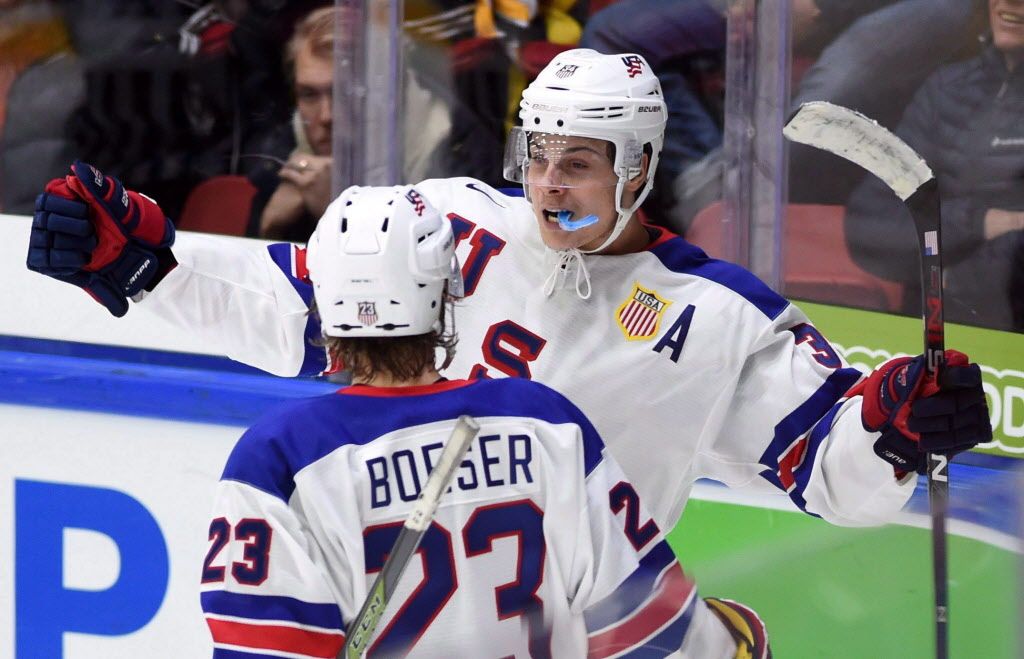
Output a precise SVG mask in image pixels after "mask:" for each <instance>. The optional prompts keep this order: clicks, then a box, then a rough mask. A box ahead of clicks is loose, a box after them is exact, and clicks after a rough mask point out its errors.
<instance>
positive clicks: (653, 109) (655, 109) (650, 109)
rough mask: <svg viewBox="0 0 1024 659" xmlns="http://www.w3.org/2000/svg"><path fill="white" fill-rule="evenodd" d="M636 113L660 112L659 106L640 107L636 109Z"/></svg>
mask: <svg viewBox="0 0 1024 659" xmlns="http://www.w3.org/2000/svg"><path fill="white" fill-rule="evenodd" d="M636 111H637V112H661V106H660V105H641V106H640V107H638V108H637V109H636Z"/></svg>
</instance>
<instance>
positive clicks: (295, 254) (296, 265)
mask: <svg viewBox="0 0 1024 659" xmlns="http://www.w3.org/2000/svg"><path fill="white" fill-rule="evenodd" d="M292 277H295V278H296V279H299V280H301V281H303V282H305V283H307V284H308V283H309V268H307V267H306V249H305V248H304V247H294V246H293V247H292Z"/></svg>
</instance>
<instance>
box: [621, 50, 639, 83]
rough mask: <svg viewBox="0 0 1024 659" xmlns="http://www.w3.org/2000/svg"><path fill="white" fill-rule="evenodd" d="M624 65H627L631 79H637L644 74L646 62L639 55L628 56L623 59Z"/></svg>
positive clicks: (627, 71)
mask: <svg viewBox="0 0 1024 659" xmlns="http://www.w3.org/2000/svg"><path fill="white" fill-rule="evenodd" d="M622 63H623V64H625V65H626V73H628V74H629V77H630V78H635V77H637V76H638V75H640V74H641V73H643V72H644V61H643V60H642V59H640V56H639V55H626V56H625V57H623V58H622Z"/></svg>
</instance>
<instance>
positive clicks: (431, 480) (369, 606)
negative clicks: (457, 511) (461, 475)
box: [338, 415, 480, 659]
mask: <svg viewBox="0 0 1024 659" xmlns="http://www.w3.org/2000/svg"><path fill="white" fill-rule="evenodd" d="M479 431H480V425H479V424H478V423H477V422H476V421H475V420H474V419H473V417H470V416H466V415H463V416H460V417H459V419H458V421H456V423H455V428H453V429H452V434H451V436H450V437H449V438H448V443H446V444H445V445H444V450H442V451H441V455H440V457H439V458H438V461H437V464H436V465H434V468H433V469H431V470H430V476H428V477H427V483H426V485H424V486H423V489H422V490H421V491H420V496H419V498H418V499H416V502H415V503H414V504H413V506H412V511H411V512H410V513H409V517H408V518H407V519H406V520H405V524H404V525H403V526H402V530H401V531H400V532H399V534H398V538H397V539H396V540H395V546H394V547H392V548H391V551H390V552H389V553H388V557H387V560H385V561H384V567H382V568H381V570H380V573H379V574H378V575H377V578H376V579H375V580H374V582H373V586H371V587H370V593H369V595H367V596H366V601H365V602H363V606H362V608H361V609H359V615H357V616H356V617H355V620H353V621H352V624H350V625H349V626H348V633H347V634H346V639H345V645H344V647H342V649H341V652H340V653H339V654H338V659H358V658H359V657H361V656H363V653H364V652H365V651H366V646H367V644H368V643H369V642H370V639H371V638H372V637H373V633H374V631H376V629H377V623H378V622H379V621H380V617H381V615H382V614H383V613H384V609H386V608H387V606H388V601H389V600H390V599H391V595H393V594H394V592H395V587H396V586H397V585H398V580H399V579H401V577H402V573H403V572H405V568H406V567H407V566H408V565H409V561H410V560H412V557H413V555H414V554H415V553H416V549H417V548H418V547H419V545H420V540H422V539H423V535H424V534H425V533H426V532H427V528H428V527H429V526H430V523H431V521H432V520H433V519H434V512H435V511H436V510H437V504H438V502H439V501H440V500H441V494H442V493H443V492H444V491H445V490H447V489H448V484H449V483H450V482H451V480H452V476H453V475H454V474H455V469H456V468H457V467H458V466H459V465H460V464H461V463H462V457H463V456H464V455H465V454H466V449H468V448H469V443H470V442H472V441H473V438H474V437H476V434H477V432H479Z"/></svg>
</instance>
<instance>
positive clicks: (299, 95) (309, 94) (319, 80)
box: [295, 47, 334, 156]
mask: <svg viewBox="0 0 1024 659" xmlns="http://www.w3.org/2000/svg"><path fill="white" fill-rule="evenodd" d="M333 84H334V70H333V67H332V66H331V60H330V59H329V58H324V57H317V56H316V55H314V54H313V52H312V50H311V49H310V48H308V47H307V48H300V49H299V52H298V53H297V54H296V56H295V102H296V104H297V106H298V110H299V118H300V119H302V126H303V128H304V129H305V131H306V139H307V140H309V145H310V147H312V149H313V153H314V154H316V155H318V156H329V155H331V146H332V144H331V125H332V123H333V120H334V113H333V110H332V106H331V92H332V89H333Z"/></svg>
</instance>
